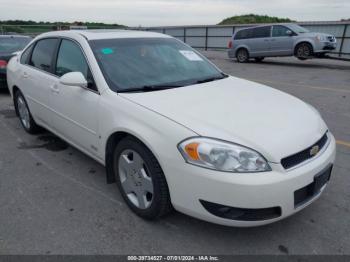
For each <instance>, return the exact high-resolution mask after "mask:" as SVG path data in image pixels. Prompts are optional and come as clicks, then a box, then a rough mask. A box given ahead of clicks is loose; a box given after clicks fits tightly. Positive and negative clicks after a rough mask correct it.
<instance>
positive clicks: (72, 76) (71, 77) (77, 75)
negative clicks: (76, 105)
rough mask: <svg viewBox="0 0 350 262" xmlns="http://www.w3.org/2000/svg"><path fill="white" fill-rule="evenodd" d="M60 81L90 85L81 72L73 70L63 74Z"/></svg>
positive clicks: (84, 85) (64, 83)
mask: <svg viewBox="0 0 350 262" xmlns="http://www.w3.org/2000/svg"><path fill="white" fill-rule="evenodd" d="M60 83H61V84H62V85H66V86H78V87H84V88H86V87H87V85H88V82H87V80H86V79H85V77H84V75H83V74H82V73H81V72H71V73H67V74H65V75H63V76H61V78H60Z"/></svg>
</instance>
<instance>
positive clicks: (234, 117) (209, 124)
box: [120, 77, 327, 162]
mask: <svg viewBox="0 0 350 262" xmlns="http://www.w3.org/2000/svg"><path fill="white" fill-rule="evenodd" d="M120 95H121V96H122V97H124V98H127V99H129V100H130V101H132V102H134V103H137V104H139V105H141V106H143V107H146V108H148V109H150V110H152V111H155V112H157V113H159V114H161V115H163V116H165V117H167V118H169V119H171V120H173V121H176V122H177V123H179V124H181V125H183V126H186V127H187V128H189V129H191V130H193V131H194V132H195V133H197V134H198V135H200V136H206V137H213V138H217V139H222V140H226V141H230V142H233V143H237V144H241V145H244V146H247V147H250V148H253V149H255V150H256V151H258V152H260V153H261V154H263V155H264V156H265V158H266V159H267V160H268V161H270V162H280V160H281V159H282V158H283V157H286V156H289V155H291V154H294V153H297V152H299V151H301V150H304V149H305V148H307V147H309V146H311V145H312V144H313V143H315V142H316V141H317V140H318V139H320V138H321V137H322V136H323V135H324V133H325V132H326V131H327V126H326V125H325V123H324V121H323V120H322V118H321V117H320V115H319V113H318V112H317V111H316V110H315V109H314V108H312V107H311V106H310V105H308V104H306V103H304V102H302V101H301V100H299V99H298V98H295V97H293V96H291V95H288V94H286V93H283V92H281V91H279V90H276V89H273V88H271V87H267V86H264V85H261V84H257V83H255V82H251V81H247V80H243V79H239V78H235V77H228V78H226V79H223V80H218V81H215V82H209V83H205V84H198V85H193V86H187V87H183V88H178V89H169V90H163V91H154V92H145V93H120ZM179 142H180V141H179Z"/></svg>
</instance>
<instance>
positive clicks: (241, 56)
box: [236, 48, 249, 63]
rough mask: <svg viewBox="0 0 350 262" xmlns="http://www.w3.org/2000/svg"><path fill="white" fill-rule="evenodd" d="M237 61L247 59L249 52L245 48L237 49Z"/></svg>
mask: <svg viewBox="0 0 350 262" xmlns="http://www.w3.org/2000/svg"><path fill="white" fill-rule="evenodd" d="M236 58H237V61H238V62H239V63H246V62H248V60H249V52H248V50H247V49H245V48H241V49H239V50H238V51H237V54H236Z"/></svg>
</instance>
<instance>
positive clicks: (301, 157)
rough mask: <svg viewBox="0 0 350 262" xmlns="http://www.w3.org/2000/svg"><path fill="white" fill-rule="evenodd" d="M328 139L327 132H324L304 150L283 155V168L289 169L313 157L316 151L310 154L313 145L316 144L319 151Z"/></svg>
mask: <svg viewBox="0 0 350 262" xmlns="http://www.w3.org/2000/svg"><path fill="white" fill-rule="evenodd" d="M327 141H328V136H327V133H326V134H324V136H323V137H321V139H320V140H318V141H317V142H316V143H315V144H313V145H312V146H310V147H308V148H306V149H305V150H303V151H301V152H299V153H296V154H294V155H291V156H288V157H285V158H283V159H282V160H281V164H282V166H283V167H284V168H285V169H289V168H292V167H294V166H297V165H299V164H301V163H302V162H304V161H306V160H308V159H311V158H313V157H315V156H316V155H317V154H318V153H316V154H312V153H311V151H312V149H313V148H314V147H315V146H318V152H319V151H321V150H322V149H323V147H324V146H325V145H326V143H327Z"/></svg>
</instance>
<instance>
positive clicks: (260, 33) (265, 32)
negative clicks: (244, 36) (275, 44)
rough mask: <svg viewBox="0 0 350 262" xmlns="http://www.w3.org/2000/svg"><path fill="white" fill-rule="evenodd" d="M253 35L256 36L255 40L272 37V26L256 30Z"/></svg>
mask: <svg viewBox="0 0 350 262" xmlns="http://www.w3.org/2000/svg"><path fill="white" fill-rule="evenodd" d="M253 35H254V38H264V37H271V26H263V27H257V28H254V29H253Z"/></svg>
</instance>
